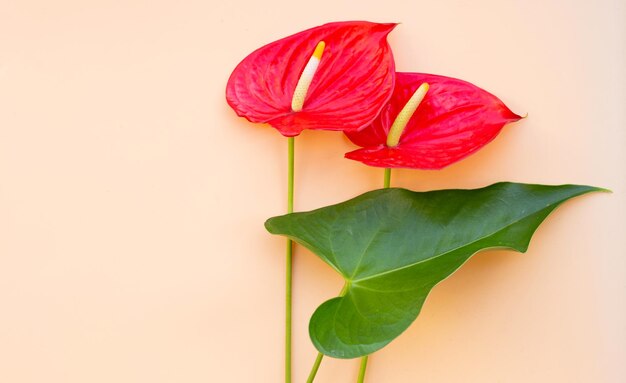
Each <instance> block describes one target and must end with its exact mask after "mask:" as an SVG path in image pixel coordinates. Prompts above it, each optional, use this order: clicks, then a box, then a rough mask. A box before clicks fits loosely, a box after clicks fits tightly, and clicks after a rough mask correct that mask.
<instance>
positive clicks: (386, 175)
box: [384, 168, 391, 189]
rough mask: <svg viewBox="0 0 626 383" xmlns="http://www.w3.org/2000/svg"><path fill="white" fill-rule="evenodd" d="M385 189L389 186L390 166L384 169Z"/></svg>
mask: <svg viewBox="0 0 626 383" xmlns="http://www.w3.org/2000/svg"><path fill="white" fill-rule="evenodd" d="M384 185H385V189H387V188H388V187H390V186H391V168H386V169H385V184H384Z"/></svg>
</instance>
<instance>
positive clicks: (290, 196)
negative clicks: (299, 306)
mask: <svg viewBox="0 0 626 383" xmlns="http://www.w3.org/2000/svg"><path fill="white" fill-rule="evenodd" d="M287 143H288V147H289V149H288V151H289V154H288V164H289V165H288V168H289V170H288V175H287V179H288V180H287V213H293V173H294V172H293V168H294V138H293V137H289V138H288V139H287ZM292 264H293V242H292V241H291V239H287V256H286V263H285V266H286V267H285V276H286V277H285V282H286V283H285V284H286V287H285V383H291V281H292Z"/></svg>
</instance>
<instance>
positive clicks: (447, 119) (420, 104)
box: [346, 72, 521, 169]
mask: <svg viewBox="0 0 626 383" xmlns="http://www.w3.org/2000/svg"><path fill="white" fill-rule="evenodd" d="M520 118H521V117H520V116H518V115H517V114H515V113H513V112H511V110H509V108H507V107H506V105H504V103H502V101H500V100H499V99H498V98H497V97H496V96H494V95H492V94H490V93H488V92H486V91H484V90H482V89H480V88H478V87H477V86H475V85H472V84H470V83H468V82H465V81H462V80H457V79H454V78H450V77H444V76H437V75H431V74H422V73H400V72H399V73H396V86H395V90H394V92H393V96H392V97H391V99H390V101H389V104H387V105H386V106H385V107H384V108H383V110H382V112H381V114H380V116H379V117H378V118H376V120H374V122H372V124H370V125H369V126H367V127H366V128H364V129H363V130H360V131H357V132H346V135H347V136H348V138H349V139H350V140H351V141H352V142H354V143H355V144H357V145H359V146H362V147H363V148H362V149H358V150H355V151H353V152H350V153H347V154H346V158H350V159H353V160H357V161H361V162H363V163H365V164H367V165H371V166H378V167H386V168H417V169H441V168H443V167H445V166H448V165H450V164H452V163H454V162H456V161H459V160H461V159H463V158H465V157H467V156H469V155H470V154H472V153H474V152H475V151H477V150H478V149H480V148H481V147H483V146H484V145H486V144H487V143H489V142H490V141H491V140H493V139H494V138H495V137H496V135H498V133H499V132H500V130H501V129H502V127H503V126H504V125H505V124H506V123H509V122H513V121H517V120H519V119H520Z"/></svg>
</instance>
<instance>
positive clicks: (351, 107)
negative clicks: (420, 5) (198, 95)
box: [226, 21, 395, 137]
mask: <svg viewBox="0 0 626 383" xmlns="http://www.w3.org/2000/svg"><path fill="white" fill-rule="evenodd" d="M394 27H395V24H377V23H371V22H364V21H352V22H336V23H329V24H325V25H322V26H319V27H316V28H312V29H308V30H306V31H303V32H300V33H297V34H295V35H292V36H289V37H286V38H283V39H281V40H278V41H275V42H273V43H270V44H268V45H266V46H264V47H262V48H260V49H258V50H256V51H254V52H253V53H251V54H250V55H249V56H248V57H246V58H245V59H244V60H243V61H242V62H241V63H239V65H238V66H237V67H236V68H235V70H234V71H233V73H232V75H231V76H230V79H229V80H228V85H227V87H226V99H227V101H228V104H229V105H230V106H231V107H232V108H233V109H234V110H235V112H237V114H238V115H239V116H242V117H245V118H247V119H248V120H250V121H252V122H260V123H268V124H270V125H271V126H273V127H274V128H276V129H278V131H279V132H280V133H282V134H283V135H284V136H287V137H293V136H297V135H298V134H300V132H302V130H304V129H325V130H343V131H353V130H357V129H360V128H363V127H365V126H366V125H368V124H369V123H371V122H372V120H374V118H376V116H377V115H378V114H379V113H380V111H381V109H382V108H383V106H384V105H385V104H386V103H387V101H388V100H389V97H391V94H392V91H393V86H394V81H395V69H394V61H393V56H392V53H391V48H390V47H389V44H388V43H387V35H388V34H389V32H391V30H392V29H393V28H394Z"/></svg>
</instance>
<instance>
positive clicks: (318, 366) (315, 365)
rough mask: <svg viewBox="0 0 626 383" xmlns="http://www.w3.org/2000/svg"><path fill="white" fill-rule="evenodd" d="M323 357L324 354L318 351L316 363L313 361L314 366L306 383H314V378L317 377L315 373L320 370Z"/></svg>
mask: <svg viewBox="0 0 626 383" xmlns="http://www.w3.org/2000/svg"><path fill="white" fill-rule="evenodd" d="M322 358H324V354H322V353H321V352H318V353H317V357H316V358H315V363H313V367H312V368H311V372H310V373H309V377H308V378H307V380H306V383H312V382H313V379H315V375H317V370H319V368H320V364H322Z"/></svg>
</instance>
